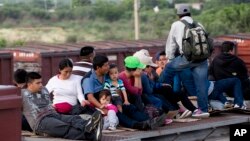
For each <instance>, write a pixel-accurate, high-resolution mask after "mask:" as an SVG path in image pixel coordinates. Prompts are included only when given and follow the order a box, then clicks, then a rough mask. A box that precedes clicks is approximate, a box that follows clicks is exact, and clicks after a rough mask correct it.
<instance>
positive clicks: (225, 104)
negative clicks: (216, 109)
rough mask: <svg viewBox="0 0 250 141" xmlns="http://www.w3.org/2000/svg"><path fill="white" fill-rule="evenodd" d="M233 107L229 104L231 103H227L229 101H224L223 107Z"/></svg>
mask: <svg viewBox="0 0 250 141" xmlns="http://www.w3.org/2000/svg"><path fill="white" fill-rule="evenodd" d="M232 107H233V105H232V104H231V103H229V102H225V103H224V108H225V109H227V108H232Z"/></svg>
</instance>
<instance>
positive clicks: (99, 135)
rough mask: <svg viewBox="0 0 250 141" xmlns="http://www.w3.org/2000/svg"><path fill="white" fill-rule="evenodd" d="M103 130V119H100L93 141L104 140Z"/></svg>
mask: <svg viewBox="0 0 250 141" xmlns="http://www.w3.org/2000/svg"><path fill="white" fill-rule="evenodd" d="M102 128H103V119H102V118H100V120H99V122H98V124H97V126H96V128H95V129H94V138H93V139H92V140H93V141H100V140H101V139H102Z"/></svg>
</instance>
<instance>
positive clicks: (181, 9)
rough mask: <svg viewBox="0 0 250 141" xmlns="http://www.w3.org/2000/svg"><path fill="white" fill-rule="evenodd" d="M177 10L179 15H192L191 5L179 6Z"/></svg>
mask: <svg viewBox="0 0 250 141" xmlns="http://www.w3.org/2000/svg"><path fill="white" fill-rule="evenodd" d="M176 9H177V15H183V14H187V13H190V8H189V5H187V4H183V5H179V6H178V7H177V8H176Z"/></svg>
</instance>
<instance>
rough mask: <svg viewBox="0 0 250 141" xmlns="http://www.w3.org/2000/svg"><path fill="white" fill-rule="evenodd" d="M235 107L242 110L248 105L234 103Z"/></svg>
mask: <svg viewBox="0 0 250 141" xmlns="http://www.w3.org/2000/svg"><path fill="white" fill-rule="evenodd" d="M234 108H235V109H242V110H246V109H247V107H246V106H245V105H244V104H243V105H242V106H239V105H238V104H234Z"/></svg>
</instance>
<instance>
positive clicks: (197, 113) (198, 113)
mask: <svg viewBox="0 0 250 141" xmlns="http://www.w3.org/2000/svg"><path fill="white" fill-rule="evenodd" d="M209 116H210V114H209V113H208V112H203V111H201V110H200V109H196V110H195V111H194V112H193V114H192V117H194V118H208V117H209Z"/></svg>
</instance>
